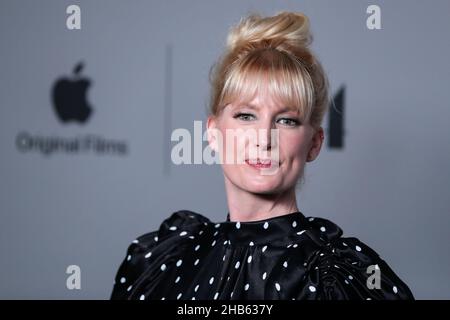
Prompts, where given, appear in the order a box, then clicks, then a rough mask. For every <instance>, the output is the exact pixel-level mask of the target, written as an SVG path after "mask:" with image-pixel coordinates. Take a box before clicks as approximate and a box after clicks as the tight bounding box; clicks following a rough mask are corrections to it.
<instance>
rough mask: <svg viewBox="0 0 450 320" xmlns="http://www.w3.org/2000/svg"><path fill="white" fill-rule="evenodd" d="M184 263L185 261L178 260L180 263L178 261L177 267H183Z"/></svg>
mask: <svg viewBox="0 0 450 320" xmlns="http://www.w3.org/2000/svg"><path fill="white" fill-rule="evenodd" d="M182 263H183V260H181V259H180V260H178V261H177V267H179V266H181V264H182Z"/></svg>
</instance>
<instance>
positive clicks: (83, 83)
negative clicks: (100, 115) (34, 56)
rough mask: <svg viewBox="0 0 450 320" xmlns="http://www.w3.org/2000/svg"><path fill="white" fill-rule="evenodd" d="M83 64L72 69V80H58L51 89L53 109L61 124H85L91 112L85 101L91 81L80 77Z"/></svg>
mask: <svg viewBox="0 0 450 320" xmlns="http://www.w3.org/2000/svg"><path fill="white" fill-rule="evenodd" d="M83 67H84V65H83V63H82V62H80V63H78V64H77V65H76V66H75V68H74V69H73V77H72V78H65V77H63V78H59V79H58V80H57V81H56V82H55V84H54V86H53V89H52V98H53V108H54V110H55V113H56V115H57V116H58V118H59V119H60V121H61V122H63V123H66V122H70V121H76V122H80V123H85V122H86V121H87V119H88V118H89V116H90V115H91V114H92V112H93V110H92V108H91V106H90V105H89V104H88V102H87V100H86V92H87V89H88V88H89V86H90V85H91V81H90V80H89V79H87V78H83V77H81V76H80V73H81V71H82V70H83Z"/></svg>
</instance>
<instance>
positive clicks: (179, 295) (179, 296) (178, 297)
mask: <svg viewBox="0 0 450 320" xmlns="http://www.w3.org/2000/svg"><path fill="white" fill-rule="evenodd" d="M182 295H183V294H182V293H181V292H180V293H179V294H178V296H177V300H180V298H181V296H182Z"/></svg>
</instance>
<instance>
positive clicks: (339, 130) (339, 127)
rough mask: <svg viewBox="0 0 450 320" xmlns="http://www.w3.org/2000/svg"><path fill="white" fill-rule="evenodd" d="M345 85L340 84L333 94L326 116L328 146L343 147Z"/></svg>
mask: <svg viewBox="0 0 450 320" xmlns="http://www.w3.org/2000/svg"><path fill="white" fill-rule="evenodd" d="M344 106H345V86H342V87H341V88H340V89H339V90H338V92H337V93H336V94H335V95H334V97H333V101H331V106H330V108H329V110H330V113H329V118H328V138H329V139H328V147H329V148H334V149H343V148H344V134H345V129H344V111H345V108H344Z"/></svg>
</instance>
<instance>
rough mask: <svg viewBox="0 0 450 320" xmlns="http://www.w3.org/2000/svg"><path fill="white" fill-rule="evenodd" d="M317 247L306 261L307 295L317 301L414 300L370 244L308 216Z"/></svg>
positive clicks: (331, 224)
mask: <svg viewBox="0 0 450 320" xmlns="http://www.w3.org/2000/svg"><path fill="white" fill-rule="evenodd" d="M309 223H310V226H311V230H310V231H311V232H310V233H309V235H310V237H311V239H312V240H313V241H314V242H316V244H317V245H318V249H317V250H315V251H314V252H313V254H312V255H311V257H310V262H309V264H308V265H309V277H308V278H309V279H308V280H309V285H310V287H309V288H310V289H312V290H308V297H309V298H312V299H319V300H347V299H362V300H414V296H413V294H412V293H411V291H410V289H409V288H408V286H407V285H406V284H405V283H404V282H403V281H402V280H401V279H400V278H399V277H398V276H397V275H396V274H395V273H394V271H393V270H392V269H391V268H390V267H389V265H388V264H387V263H386V262H385V261H384V260H383V259H382V258H381V257H380V256H379V255H378V253H376V252H375V251H374V250H373V249H371V248H370V247H369V246H367V245H366V244H364V243H363V242H361V241H360V240H359V239H357V238H355V237H342V234H343V232H342V229H341V228H340V227H339V226H337V225H336V224H334V223H333V222H331V221H330V220H327V219H323V218H309Z"/></svg>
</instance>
